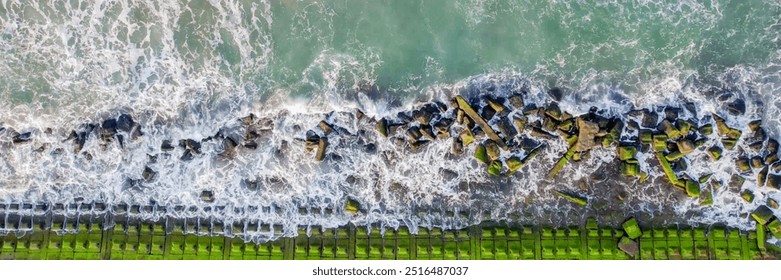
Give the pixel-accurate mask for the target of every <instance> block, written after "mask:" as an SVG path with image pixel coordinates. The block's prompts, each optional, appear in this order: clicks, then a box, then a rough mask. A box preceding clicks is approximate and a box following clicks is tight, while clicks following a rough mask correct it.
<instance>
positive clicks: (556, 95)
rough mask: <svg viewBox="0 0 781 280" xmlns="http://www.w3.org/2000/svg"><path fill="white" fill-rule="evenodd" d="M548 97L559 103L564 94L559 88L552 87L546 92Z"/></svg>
mask: <svg viewBox="0 0 781 280" xmlns="http://www.w3.org/2000/svg"><path fill="white" fill-rule="evenodd" d="M548 95H550V97H551V98H553V100H556V101H561V98H562V97H563V95H564V92H563V91H562V90H561V89H560V88H557V87H554V88H551V89H550V90H549V91H548Z"/></svg>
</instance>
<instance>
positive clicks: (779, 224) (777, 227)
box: [766, 219, 781, 239]
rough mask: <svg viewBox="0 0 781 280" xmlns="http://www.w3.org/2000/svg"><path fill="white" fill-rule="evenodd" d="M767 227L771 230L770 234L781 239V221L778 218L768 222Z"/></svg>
mask: <svg viewBox="0 0 781 280" xmlns="http://www.w3.org/2000/svg"><path fill="white" fill-rule="evenodd" d="M766 227H767V230H768V231H770V234H772V235H773V236H775V237H776V238H779V239H781V221H779V220H778V219H773V221H772V222H770V223H768V224H767V226H766Z"/></svg>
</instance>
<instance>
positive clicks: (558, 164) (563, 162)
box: [548, 145, 577, 178]
mask: <svg viewBox="0 0 781 280" xmlns="http://www.w3.org/2000/svg"><path fill="white" fill-rule="evenodd" d="M575 147H577V145H573V146H572V147H570V148H569V150H567V153H566V154H564V156H562V157H561V158H560V159H559V161H558V162H556V165H555V166H554V167H553V169H551V171H550V172H548V178H553V177H555V176H556V174H558V173H559V171H561V169H562V168H564V165H566V164H567V161H569V160H570V159H572V156H573V155H574V154H575V150H576V148H575Z"/></svg>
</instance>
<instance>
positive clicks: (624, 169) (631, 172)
mask: <svg viewBox="0 0 781 280" xmlns="http://www.w3.org/2000/svg"><path fill="white" fill-rule="evenodd" d="M620 167H621V174H624V176H630V177H636V176H638V175H640V165H638V164H637V163H631V162H627V161H622V162H621V163H620Z"/></svg>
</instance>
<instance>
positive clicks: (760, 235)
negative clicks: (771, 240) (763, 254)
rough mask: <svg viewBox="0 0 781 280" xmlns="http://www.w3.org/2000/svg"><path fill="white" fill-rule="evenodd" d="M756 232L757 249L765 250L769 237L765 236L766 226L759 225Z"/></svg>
mask: <svg viewBox="0 0 781 280" xmlns="http://www.w3.org/2000/svg"><path fill="white" fill-rule="evenodd" d="M755 232H756V233H757V248H759V249H760V250H764V249H765V241H766V240H767V237H766V236H765V225H763V224H760V223H757V229H756V231H755Z"/></svg>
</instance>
